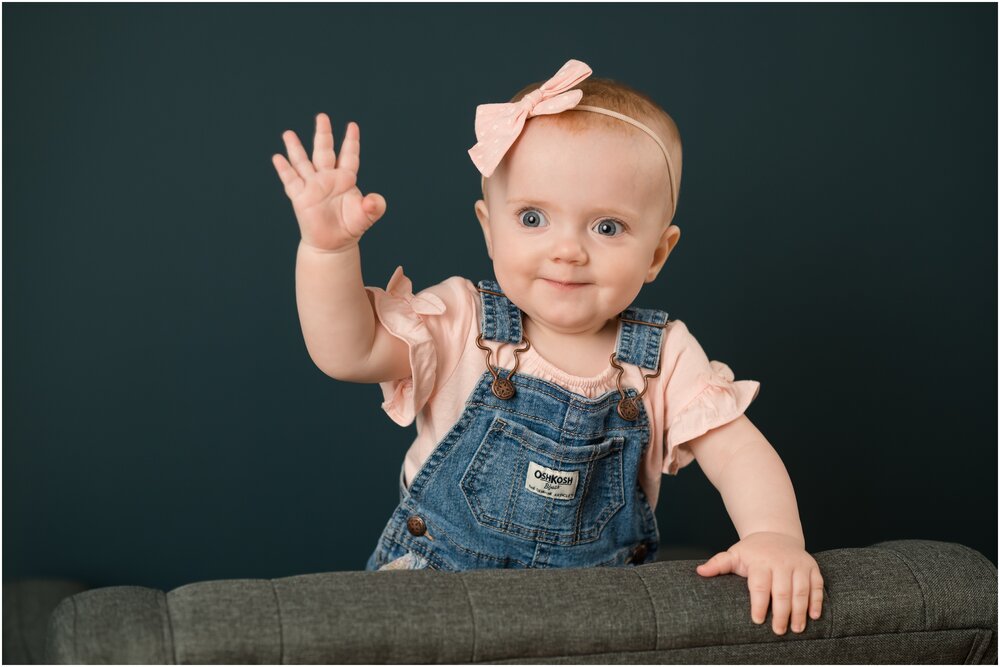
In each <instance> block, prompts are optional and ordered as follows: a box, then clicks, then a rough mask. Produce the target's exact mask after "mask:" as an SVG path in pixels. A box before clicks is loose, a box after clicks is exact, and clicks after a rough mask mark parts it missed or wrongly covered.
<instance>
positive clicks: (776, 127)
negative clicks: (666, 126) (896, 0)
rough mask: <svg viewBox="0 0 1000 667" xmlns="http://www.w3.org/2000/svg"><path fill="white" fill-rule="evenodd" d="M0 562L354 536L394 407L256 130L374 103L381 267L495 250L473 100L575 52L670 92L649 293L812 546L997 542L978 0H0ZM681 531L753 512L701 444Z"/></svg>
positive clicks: (158, 567)
mask: <svg viewBox="0 0 1000 667" xmlns="http://www.w3.org/2000/svg"><path fill="white" fill-rule="evenodd" d="M3 19H4V20H3V100H4V101H3V137H4V140H3V194H4V197H3V362H4V363H3V417H4V419H3V576H4V578H5V579H10V578H13V577H22V576H61V577H62V576H65V577H74V578H79V579H81V580H83V581H86V582H88V583H89V584H91V585H95V586H103V585H117V584H136V585H145V586H154V587H159V588H163V589H169V588H172V587H176V586H179V585H181V584H184V583H189V582H193V581H200V580H206V579H216V578H219V579H231V578H242V577H260V578H270V577H280V576H287V575H293V574H300V573H310V572H322V571H329V570H341V569H361V568H362V567H363V566H364V563H365V560H366V559H367V557H368V555H369V553H370V552H371V550H372V548H373V547H374V545H375V541H376V539H377V537H378V535H379V533H380V532H381V530H382V527H383V525H384V523H385V521H386V519H387V518H388V516H389V513H390V512H391V511H392V509H393V508H394V507H395V504H396V502H397V500H398V496H397V476H398V472H399V465H400V462H401V460H402V456H403V454H404V452H405V451H406V448H407V447H408V445H409V443H410V441H411V440H412V438H413V437H414V435H415V430H414V427H412V426H411V427H410V428H408V429H401V428H399V427H397V426H396V425H395V424H394V423H393V422H392V421H391V420H390V419H389V418H388V417H387V416H386V415H385V414H384V413H383V411H382V410H381V408H380V403H381V401H382V394H381V391H380V389H379V388H378V386H376V385H357V384H350V383H345V382H340V381H336V380H333V379H330V378H328V377H326V376H325V375H324V374H323V373H322V372H320V371H319V370H318V369H317V368H316V367H315V366H314V365H313V363H312V362H311V360H310V359H309V356H308V354H307V352H306V349H305V346H304V343H303V340H302V334H301V330H300V328H299V323H298V316H297V312H296V306H295V283H294V266H295V249H296V244H297V241H298V227H297V224H296V221H295V218H294V215H293V213H292V209H291V205H290V203H289V201H288V199H287V198H286V196H285V194H284V192H283V189H282V186H281V183H280V181H279V179H278V177H277V174H276V173H275V171H274V168H273V167H272V164H271V155H272V154H273V153H275V152H280V151H283V150H284V145H283V143H282V141H281V133H282V132H283V131H284V130H287V129H292V130H295V131H296V132H297V133H298V134H299V136H300V137H302V138H303V140H304V142H305V144H306V147H307V149H308V150H310V151H311V148H312V133H313V130H314V125H313V123H314V117H315V115H316V113H318V112H320V111H325V112H327V113H328V114H329V115H330V116H331V118H332V120H333V124H334V134H335V136H336V137H337V141H338V144H337V145H338V147H339V139H340V137H341V136H342V134H343V130H344V127H345V125H346V123H347V122H348V121H349V120H355V121H357V122H358V123H359V124H360V127H361V133H362V154H361V172H360V178H359V186H360V187H361V188H362V190H363V191H365V192H368V191H377V192H380V193H382V194H383V195H384V196H385V197H386V199H387V201H388V212H387V214H386V216H385V217H384V218H383V219H382V220H381V221H380V222H379V223H378V224H377V225H376V226H375V227H374V228H372V230H371V231H370V232H369V233H368V234H367V235H366V236H365V238H364V241H363V242H362V246H361V247H362V258H363V266H364V278H365V282H366V284H369V285H377V286H382V287H384V286H385V284H386V282H387V280H388V279H389V276H390V275H391V274H392V271H393V269H394V268H395V267H396V266H397V265H398V264H402V265H403V266H404V268H405V269H406V272H407V274H408V275H409V276H410V277H411V278H412V279H413V282H414V286H415V287H416V288H417V289H422V288H424V287H427V286H429V285H432V284H434V283H436V282H439V281H441V280H443V279H445V278H447V277H448V276H451V275H456V274H457V275H462V276H466V277H468V278H470V279H472V280H477V279H479V278H485V277H491V276H492V274H491V265H490V262H489V259H488V257H487V255H486V251H485V246H484V244H483V241H482V236H481V233H480V231H479V226H478V224H477V223H476V219H475V217H474V214H473V203H474V202H475V200H476V199H477V198H478V197H479V174H478V172H477V171H476V170H475V168H474V166H473V165H472V163H471V161H470V160H469V158H468V155H467V154H466V150H467V149H468V148H470V147H471V146H472V145H473V143H475V134H474V130H473V119H474V113H475V107H476V105H477V104H480V103H486V102H502V101H506V100H507V99H508V98H509V97H510V95H512V94H513V93H514V92H515V91H516V90H518V89H519V88H520V87H521V86H523V85H525V84H527V83H529V82H532V81H536V80H540V79H544V78H547V77H549V76H551V75H552V74H553V73H555V71H556V70H558V69H559V67H560V66H561V65H562V64H563V63H564V62H565V61H566V60H568V59H569V58H578V59H580V60H583V61H584V62H586V63H588V64H589V65H590V66H591V67H592V68H593V69H594V74H595V76H603V77H610V78H614V79H620V80H622V81H625V82H627V83H629V84H631V85H633V86H635V87H637V88H639V89H641V90H644V91H646V92H647V93H648V94H650V95H651V96H652V97H653V98H655V99H656V100H658V101H659V102H660V103H661V104H662V105H663V106H664V107H665V108H666V109H667V110H668V112H669V113H670V114H671V115H672V116H673V118H674V119H675V120H676V122H677V124H678V126H679V127H680V130H681V133H682V136H683V141H684V172H683V183H682V187H681V196H680V205H679V208H678V211H677V217H676V219H675V221H676V223H677V224H678V226H680V228H681V229H682V230H683V234H682V238H681V241H680V244H679V245H678V246H677V248H676V250H675V251H674V253H673V254H672V255H671V257H670V260H669V261H668V263H667V265H666V267H665V269H664V271H663V272H662V273H661V275H660V277H659V279H658V280H657V282H656V283H655V284H653V285H650V286H647V287H646V288H645V289H644V291H643V293H642V294H641V295H640V297H639V299H638V301H637V303H636V305H639V306H643V307H658V308H663V309H665V310H668V311H669V312H670V316H671V318H674V319H681V320H683V321H684V322H685V323H686V324H687V325H688V327H689V328H690V330H691V331H692V333H693V334H694V335H695V336H696V337H697V338H698V339H699V341H700V342H701V344H702V346H703V347H704V348H705V350H706V351H707V353H708V355H709V357H710V358H712V359H718V360H720V361H723V362H725V363H727V364H728V365H730V367H731V368H732V369H733V370H734V372H735V374H736V377H737V379H755V380H759V381H760V382H761V392H760V395H759V397H758V398H757V400H756V401H755V403H754V404H753V405H752V406H751V408H750V409H749V411H748V416H749V417H750V418H751V419H752V420H753V422H754V423H755V424H756V425H757V426H758V427H759V428H760V429H761V431H762V432H763V433H764V434H765V435H766V436H767V438H768V440H769V441H770V442H771V443H772V444H773V445H774V447H775V449H777V451H778V452H779V454H780V455H781V457H782V459H783V460H784V462H785V465H786V466H787V468H788V470H789V473H790V475H791V478H792V481H793V483H794V485H795V489H796V493H797V496H798V502H799V508H800V512H801V516H802V521H803V526H804V530H805V536H806V543H807V548H808V549H809V550H811V551H821V550H825V549H832V548H838V547H853V546H864V545H867V544H870V543H872V542H875V541H878V540H887V539H895V538H926V539H936V540H945V541H955V542H961V543H963V544H966V545H969V546H972V547H974V548H976V549H979V550H980V551H982V552H983V553H984V554H986V555H987V556H988V557H990V558H991V559H992V560H993V561H994V562H996V555H997V546H996V545H997V532H996V525H997V510H996V508H997V482H996V480H997V478H996V476H995V470H996V469H997V458H996V457H997V447H996V442H997V438H996V435H997V434H996V431H995V429H994V424H995V421H996V417H997V412H996V405H997V393H996V386H997V385H996V373H995V369H996V367H997V357H996V346H995V342H996V334H997V329H996V324H997V311H996V306H995V304H996V303H997V292H996V274H997V255H996V252H995V250H994V249H995V248H996V247H997V226H996V221H997V207H996V201H997V190H996V182H997V152H996V146H997V130H996V127H997V126H996V118H997V66H996V53H997V33H996V23H997V7H996V5H995V4H989V3H986V4H975V5H934V4H919V5H903V4H893V5H848V4H837V5H789V4H784V5H748V4H743V5H724V4H713V5H655V4H633V5H621V4H619V5H613V6H612V5H607V4H586V5H582V4H581V5H534V4H511V5H476V6H471V5H453V4H449V5H412V4H411V5H395V6H393V5H379V6H374V5H357V4H354V5H317V4H308V5H302V4H300V5H281V6H279V5H268V4H252V5H250V4H248V5H233V4H225V5H221V4H218V5H197V4H176V5H156V4H143V5H124V6H123V5H117V6H110V5H85V4H73V5H65V4H63V5H56V4H48V5H32V4H5V5H3ZM658 516H659V521H660V529H661V533H662V538H663V543H664V547H665V548H669V547H670V546H674V545H694V546H703V547H705V548H707V549H712V550H724V549H726V548H728V547H729V546H730V545H731V544H732V543H733V542H735V541H736V540H737V535H736V532H735V530H734V529H733V526H732V523H731V522H730V520H729V518H728V515H727V513H726V511H725V507H724V506H723V503H722V501H721V498H720V496H719V495H718V493H717V492H716V491H715V489H714V488H713V487H712V486H711V484H710V483H709V482H708V481H707V479H706V478H705V477H704V475H703V474H702V473H701V472H700V470H699V469H698V466H697V464H693V465H691V466H689V467H688V468H685V469H684V470H682V471H681V473H680V475H679V476H677V477H664V478H663V488H662V492H661V497H660V500H659V507H658Z"/></svg>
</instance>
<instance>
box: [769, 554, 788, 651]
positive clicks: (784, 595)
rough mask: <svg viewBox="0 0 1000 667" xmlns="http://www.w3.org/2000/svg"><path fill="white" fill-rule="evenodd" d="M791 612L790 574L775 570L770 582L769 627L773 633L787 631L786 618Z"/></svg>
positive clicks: (781, 633) (780, 633)
mask: <svg viewBox="0 0 1000 667" xmlns="http://www.w3.org/2000/svg"><path fill="white" fill-rule="evenodd" d="M791 611H792V573H791V571H789V570H775V571H774V573H773V574H772V580H771V627H772V628H773V629H774V633H775V634H778V635H783V634H785V633H786V632H787V631H788V616H789V614H790V613H791Z"/></svg>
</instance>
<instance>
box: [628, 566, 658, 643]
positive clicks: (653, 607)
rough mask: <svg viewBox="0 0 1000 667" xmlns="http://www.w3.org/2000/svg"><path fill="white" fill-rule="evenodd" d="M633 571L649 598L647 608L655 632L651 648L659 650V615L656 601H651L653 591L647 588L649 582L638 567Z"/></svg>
mask: <svg viewBox="0 0 1000 667" xmlns="http://www.w3.org/2000/svg"><path fill="white" fill-rule="evenodd" d="M633 572H634V573H635V576H637V577H638V578H639V581H641V582H642V587H643V588H644V589H645V590H646V597H647V598H649V608H650V609H651V610H652V612H653V627H654V628H655V630H654V632H655V634H656V639H655V640H654V641H653V650H654V651H659V650H660V615H659V614H658V613H657V611H656V603H655V602H654V601H653V593H652V591H650V590H649V584H647V583H646V580H645V579H644V578H643V576H642V573H641V572H639V568H635V569H634V570H633Z"/></svg>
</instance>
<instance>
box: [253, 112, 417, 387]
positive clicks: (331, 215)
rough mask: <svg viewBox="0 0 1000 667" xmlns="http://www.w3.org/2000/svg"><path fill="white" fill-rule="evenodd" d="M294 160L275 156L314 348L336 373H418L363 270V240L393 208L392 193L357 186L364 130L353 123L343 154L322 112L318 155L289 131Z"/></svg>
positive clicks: (362, 378) (378, 377) (375, 378)
mask: <svg viewBox="0 0 1000 667" xmlns="http://www.w3.org/2000/svg"><path fill="white" fill-rule="evenodd" d="M282 137H283V139H284V140H285V146H286V148H287V149H288V156H289V158H290V160H291V163H290V164H289V161H288V160H286V159H285V158H284V156H282V155H281V154H280V153H278V154H275V155H274V156H272V162H273V164H274V167H275V169H276V170H277V171H278V175H279V176H280V178H281V181H282V183H283V184H284V186H285V194H287V195H288V198H289V199H291V201H292V207H293V209H294V210H295V216H296V219H297V220H298V223H299V229H300V231H301V233H302V239H301V241H300V242H299V248H298V254H297V257H296V265H295V294H296V301H297V304H298V310H299V321H300V323H301V325H302V335H303V337H304V339H305V343H306V349H307V350H308V351H309V356H310V357H311V358H312V360H313V362H314V363H315V364H316V365H317V366H318V367H319V368H320V370H322V371H323V372H324V373H326V374H327V375H329V376H330V377H333V378H336V379H339V380H347V381H351V382H383V381H388V380H396V379H400V378H404V377H407V376H408V375H409V374H410V367H409V350H408V347H407V345H406V343H405V342H403V341H402V340H400V339H398V338H396V337H395V336H393V335H392V334H390V333H388V332H387V331H386V330H385V328H384V327H383V326H382V325H381V323H380V322H379V321H378V318H376V317H375V313H374V306H373V304H372V301H371V299H370V298H369V295H368V292H367V290H365V288H364V283H363V280H362V277H361V251H360V248H359V245H358V241H359V239H360V238H361V236H362V235H363V234H364V233H365V231H367V230H368V228H369V227H371V226H372V225H373V224H375V222H376V221H378V220H379V218H381V217H382V215H383V214H384V213H385V199H384V198H383V197H382V196H381V195H378V194H375V193H369V194H368V195H367V196H363V195H362V194H361V191H360V190H359V189H358V188H357V186H356V182H357V175H358V167H359V165H360V147H361V141H360V129H359V128H358V125H357V124H356V123H349V124H348V126H347V132H346V134H345V136H344V142H343V145H342V146H341V149H340V156H339V159H338V157H337V156H336V155H335V153H334V151H333V131H332V130H331V128H330V119H329V118H328V117H327V115H326V114H323V113H321V114H319V115H318V116H317V117H316V137H315V139H314V141H313V160H312V162H310V161H309V157H308V155H306V152H305V149H304V148H303V147H302V144H301V143H300V142H299V139H298V137H297V136H296V134H295V133H294V132H292V131H291V130H289V131H287V132H285V133H284V134H283V135H282Z"/></svg>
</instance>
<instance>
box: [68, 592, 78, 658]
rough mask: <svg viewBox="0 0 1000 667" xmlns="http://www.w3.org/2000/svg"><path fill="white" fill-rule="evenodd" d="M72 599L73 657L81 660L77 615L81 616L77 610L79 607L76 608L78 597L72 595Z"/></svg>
mask: <svg viewBox="0 0 1000 667" xmlns="http://www.w3.org/2000/svg"><path fill="white" fill-rule="evenodd" d="M70 601H71V602H72V603H73V658H74V659H75V660H79V659H80V645H79V643H78V642H77V633H76V617H77V616H79V613H78V612H77V609H76V599H75V597H71V598H70Z"/></svg>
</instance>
